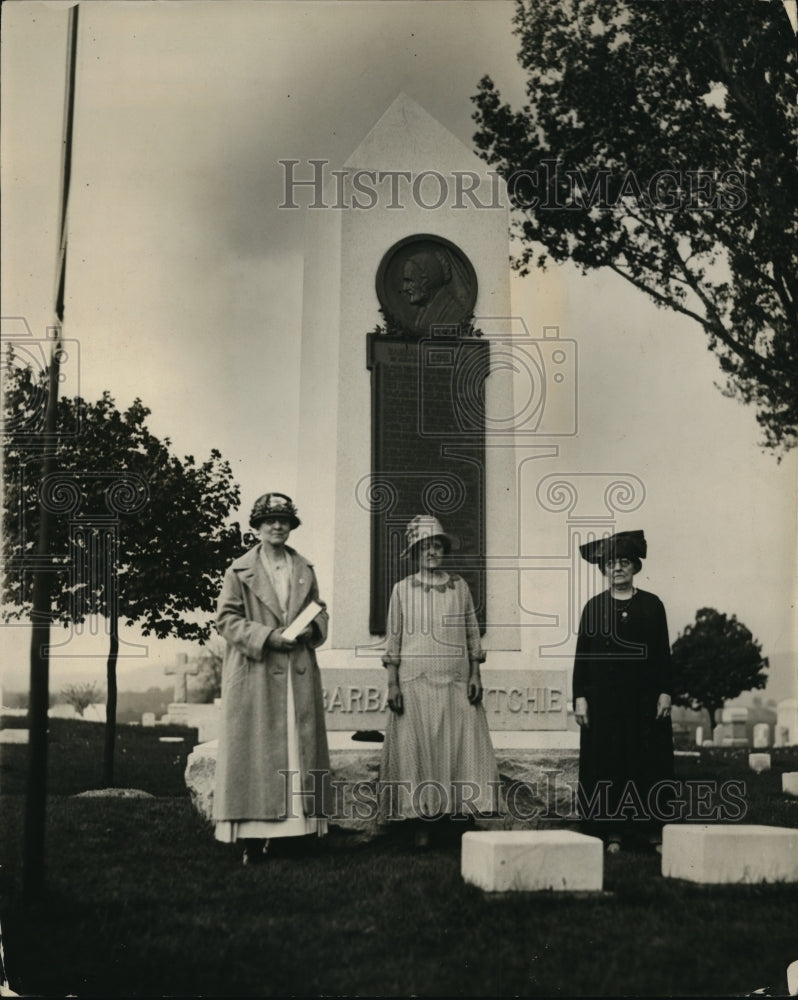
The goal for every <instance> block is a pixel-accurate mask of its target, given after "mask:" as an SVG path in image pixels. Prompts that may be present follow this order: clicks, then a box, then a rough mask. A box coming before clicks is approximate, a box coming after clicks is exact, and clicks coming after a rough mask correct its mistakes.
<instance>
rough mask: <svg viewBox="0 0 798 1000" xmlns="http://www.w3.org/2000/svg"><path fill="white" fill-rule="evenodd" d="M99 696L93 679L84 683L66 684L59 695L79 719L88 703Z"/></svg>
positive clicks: (91, 702)
mask: <svg viewBox="0 0 798 1000" xmlns="http://www.w3.org/2000/svg"><path fill="white" fill-rule="evenodd" d="M99 696H100V691H99V688H98V687H97V684H96V683H95V682H94V681H91V682H90V683H85V684H67V686H66V687H65V688H62V689H61V697H62V698H63V699H64V701H65V702H66V704H67V705H71V706H72V707H73V708H74V709H75V711H76V712H77V713H78V715H79V716H80V717H81V719H82V718H83V713H84V712H85V711H86V709H87V708H88V707H89V705H93V704H94V703H95V701H97V699H98V698H99Z"/></svg>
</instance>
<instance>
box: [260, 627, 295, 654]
mask: <svg viewBox="0 0 798 1000" xmlns="http://www.w3.org/2000/svg"><path fill="white" fill-rule="evenodd" d="M295 647H296V640H295V639H286V638H285V636H284V635H283V630H282V629H281V628H275V629H272V630H271V632H269V638H268V639H267V640H266V648H267V649H273V650H275V651H276V652H278V653H287V652H288V651H289V650H291V649H294V648H295Z"/></svg>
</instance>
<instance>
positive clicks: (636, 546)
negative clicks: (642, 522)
mask: <svg viewBox="0 0 798 1000" xmlns="http://www.w3.org/2000/svg"><path fill="white" fill-rule="evenodd" d="M647 548H648V546H647V545H646V536H645V535H644V534H643V532H642V531H619V532H617V533H616V534H614V535H610V536H609V537H607V538H597V539H596V540H595V541H594V542H585V544H584V545H580V546H579V551H580V552H581V553H582V558H583V559H586V560H587V561H588V562H589V563H598V564H601V563H603V562H605V561H606V560H607V559H609V558H610V557H612V558H614V559H634V560H636V561H637V562H638V563H639V562H640V560H641V559H645V558H646V551H647Z"/></svg>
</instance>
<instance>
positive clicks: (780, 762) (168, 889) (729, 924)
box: [0, 720, 798, 997]
mask: <svg viewBox="0 0 798 1000" xmlns="http://www.w3.org/2000/svg"><path fill="white" fill-rule="evenodd" d="M56 723H58V725H57V724H56ZM175 732H179V731H177V730H176V731H175ZM182 732H183V733H184V734H185V731H182ZM160 734H161V733H160V731H159V733H158V735H160ZM119 735H120V742H119V750H120V753H119V755H118V757H119V766H118V779H119V780H118V784H119V785H120V786H133V787H137V788H140V789H143V790H145V791H149V792H151V793H153V794H154V795H155V796H156V797H155V798H151V799H117V798H73V797H71V796H72V795H73V794H74V792H76V791H82V790H84V789H86V788H89V787H97V779H96V777H95V776H94V775H95V772H96V770H97V769H98V768H99V766H100V760H98V759H97V758H98V755H99V758H101V752H100V750H99V747H100V741H101V739H102V727H101V726H99V725H95V724H91V723H76V722H67V721H65V720H53V725H52V727H51V739H52V741H53V743H54V744H58V747H57V748H56V747H53V748H52V749H51V754H50V758H51V767H50V782H51V788H52V791H53V793H54V794H52V795H51V797H50V799H49V806H48V828H47V853H48V879H47V886H48V888H47V894H46V897H45V898H44V899H42V901H41V902H37V903H35V904H29V905H27V906H26V905H24V904H23V903H22V901H21V900H20V885H19V869H20V855H21V839H22V817H23V810H24V797H23V795H22V792H23V782H24V773H25V772H24V758H25V747H24V746H20V745H4V746H3V747H2V752H3V755H2V779H3V783H2V789H1V790H2V809H3V824H2V839H1V840H0V863H1V864H2V868H0V890H1V891H2V904H0V921H2V928H3V941H4V947H5V960H6V966H7V974H8V977H9V980H10V983H11V986H12V987H13V988H14V989H15V990H16V991H17V992H19V993H26V994H30V993H36V994H49V995H58V996H64V995H66V994H76V995H81V996H104V997H112V996H163V995H170V994H171V995H175V994H178V995H190V996H191V995H210V996H231V995H237V996H278V995H311V996H312V995H322V994H326V995H330V994H348V995H359V996H365V995H408V994H417V995H425V996H433V995H454V996H486V995H493V996H499V995H504V996H512V995H526V996H530V995H532V996H535V995H537V996H540V995H544V996H557V995H560V996H574V995H582V996H598V995H616V996H617V995H632V996H643V995H648V996H651V995H676V996H691V995H692V996H707V995H740V994H745V993H748V992H750V991H752V990H754V989H756V988H758V987H761V986H767V985H770V986H774V987H776V989H777V990H780V991H781V992H784V993H786V981H785V970H786V967H787V965H788V964H789V963H790V962H791V961H793V960H795V959H798V891H796V887H795V886H785V885H768V886H722V887H714V888H709V887H702V886H697V885H692V884H688V883H681V882H676V881H674V880H670V879H663V878H662V877H661V876H660V874H659V866H660V859H659V858H658V856H656V855H654V854H643V853H634V852H624V853H622V854H620V855H617V856H614V857H612V856H611V857H607V858H606V865H605V878H604V885H605V893H604V894H601V895H586V896H576V895H568V894H560V893H540V894H534V895H517V896H512V895H510V896H507V895H502V896H499V897H496V898H492V897H490V896H487V895H485V894H483V893H482V892H480V891H479V890H477V889H475V888H473V887H471V886H467V885H466V884H465V883H464V882H463V880H462V878H461V877H460V870H459V869H460V862H459V851H458V847H457V843H456V841H452V842H451V843H450V844H448V845H442V846H439V847H437V848H435V849H433V850H430V851H429V852H426V853H422V854H420V853H417V852H414V851H413V850H412V849H411V848H410V847H409V846H408V845H407V844H406V843H405V842H404V840H403V839H402V838H400V837H397V836H385V837H381V838H377V839H374V840H372V841H370V842H368V843H363V842H361V841H360V839H359V838H357V837H355V836H353V835H350V834H346V833H344V832H343V831H334V832H333V834H332V835H331V837H330V838H329V841H330V843H329V848H330V849H329V851H328V852H327V853H325V854H320V855H312V856H306V855H300V854H297V853H295V852H294V853H291V852H290V851H289V850H288V849H287V847H286V845H285V843H284V844H283V845H280V846H282V848H283V849H282V850H281V851H278V852H276V853H275V855H274V856H270V857H269V859H268V861H267V862H266V864H264V865H262V866H258V867H256V868H243V867H242V866H241V865H240V863H239V859H238V853H237V851H236V850H235V849H234V848H232V847H228V846H227V845H223V844H218V843H216V842H215V841H214V840H213V837H212V835H211V830H210V827H209V826H208V825H207V824H206V823H205V822H204V821H202V820H201V819H200V818H199V817H198V816H197V814H196V813H195V812H194V810H193V809H192V806H191V804H190V801H189V799H188V797H187V796H186V793H185V787H184V786H183V783H182V770H183V767H184V762H185V755H186V752H187V751H188V750H189V749H190V746H191V745H192V742H193V740H192V738H191V736H190V735H189V736H188V738H187V740H186V742H185V744H176V743H158V741H157V740H156V739H155V737H154V734H153V732H152V730H149V731H148V730H142V729H141V728H140V727H132V726H131V727H126V726H122V727H120V734H119ZM175 748H177V749H175ZM61 758H63V759H61ZM773 762H774V767H773V770H772V771H770V772H767V773H765V774H761V775H755V774H753V773H752V772H750V771H749V770H748V769H747V762H746V757H745V755H744V754H741V753H740V752H738V751H728V752H715V751H713V752H707V751H704V752H703V753H702V757H701V758H700V759H695V758H679V764H678V767H679V770H680V777H682V778H701V779H712V778H717V779H724V778H736V779H741V780H743V781H745V783H746V801H747V803H748V815H747V816H746V817H745V822H756V823H770V824H774V825H784V826H795V825H797V824H798V801H796V800H790V799H787V798H786V797H784V796H782V794H781V791H780V788H781V777H780V776H781V772H782V771H784V770H798V749H796V748H791V749H789V750H777V751H773ZM81 782H82V785H81ZM300 846H302V845H300Z"/></svg>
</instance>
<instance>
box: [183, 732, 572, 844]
mask: <svg viewBox="0 0 798 1000" xmlns="http://www.w3.org/2000/svg"><path fill="white" fill-rule="evenodd" d="M217 752H218V741H217V740H211V741H209V742H208V743H200V744H198V745H197V746H195V747H194V749H193V750H192V752H191V753H190V754H189V756H188V760H187V762H186V771H185V781H186V786H187V787H188V790H189V793H190V795H191V800H192V802H193V804H194V806H195V808H196V809H197V810H198V812H199V813H200V814H201V815H203V816H204V817H205V818H206V819H211V818H212V816H213V788H214V780H215V774H216V754H217ZM380 756H381V751H380V749H379V748H375V747H373V746H369V747H364V748H362V749H351V750H331V751H330V767H331V771H332V781H333V788H334V790H335V796H336V800H335V816H334V817H333V818H332V819H331V822H332V823H333V824H334V825H335V826H340V827H342V828H343V829H346V830H354V831H360V832H371V833H376V832H377V824H376V816H375V809H374V808H373V806H372V803H373V802H375V801H376V798H375V791H374V787H375V783H376V781H377V779H378V777H379V767H380ZM496 761H497V764H498V769H499V775H500V777H501V779H502V785H503V789H504V792H505V794H506V810H503V811H504V812H505V815H504V816H503V817H502V819H501V820H499V821H491V824H490V825H492V826H493V825H495V823H496V822H500V823H501V825H502V826H503V827H504V828H505V829H509V830H529V829H530V828H534V827H535V826H550V825H551V823H552V822H553V821H555V820H562V821H570V822H573V821H575V820H576V818H577V817H576V815H575V813H574V812H573V811H572V807H573V790H574V789H575V788H576V781H577V776H578V769H579V760H578V755H577V754H576V753H575V752H573V751H567V750H565V751H556V750H549V751H538V750H519V749H512V750H501V749H497V750H496Z"/></svg>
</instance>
